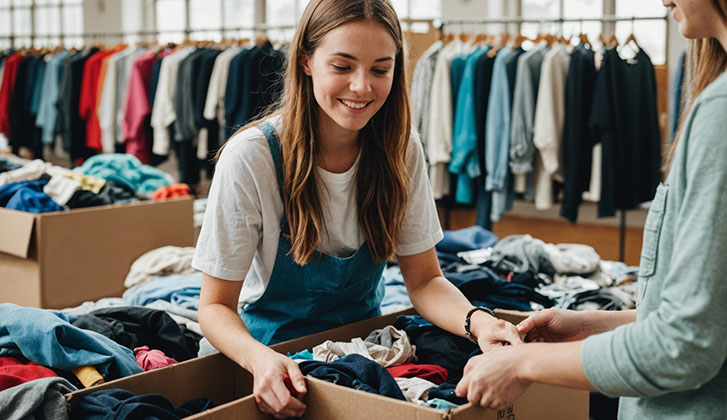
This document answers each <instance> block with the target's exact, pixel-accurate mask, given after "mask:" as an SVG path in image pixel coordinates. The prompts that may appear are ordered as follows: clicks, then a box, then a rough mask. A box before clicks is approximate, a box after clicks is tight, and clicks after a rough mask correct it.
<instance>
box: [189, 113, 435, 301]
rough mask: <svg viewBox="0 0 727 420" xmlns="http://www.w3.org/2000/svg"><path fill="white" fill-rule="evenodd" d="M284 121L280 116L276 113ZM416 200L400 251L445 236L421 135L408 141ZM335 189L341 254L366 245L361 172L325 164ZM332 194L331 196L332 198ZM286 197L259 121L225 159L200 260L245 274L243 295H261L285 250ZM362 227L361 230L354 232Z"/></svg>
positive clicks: (208, 268) (224, 272) (333, 230)
mask: <svg viewBox="0 0 727 420" xmlns="http://www.w3.org/2000/svg"><path fill="white" fill-rule="evenodd" d="M272 122H273V125H274V126H276V127H277V128H278V130H277V131H278V132H279V127H278V126H279V123H280V120H279V118H278V119H272ZM407 168H408V170H409V174H410V176H411V179H410V181H409V200H408V206H407V210H406V213H405V216H404V220H403V222H402V226H401V230H400V232H399V237H398V238H397V246H396V253H397V254H398V255H412V254H417V253H420V252H424V251H426V250H428V249H431V248H432V247H433V246H434V245H435V244H436V243H437V242H439V241H440V240H441V239H442V237H443V234H442V229H441V227H440V226H439V219H438V217H437V210H436V207H435V205H434V199H433V198H432V191H431V187H430V185H429V180H428V179H427V174H426V164H425V161H424V153H423V150H422V147H421V145H420V143H419V140H417V139H416V137H415V136H413V137H412V138H411V139H410V141H409V145H408V149H407ZM317 174H318V175H319V178H320V179H321V182H322V183H325V184H326V189H327V190H328V192H329V194H321V200H322V202H323V205H322V206H323V209H324V219H323V222H324V223H323V224H324V226H326V230H325V232H324V233H327V235H326V234H324V235H323V236H322V238H321V239H322V244H321V250H322V252H324V253H327V254H333V255H339V256H340V254H338V253H341V252H343V253H344V254H345V253H348V251H349V250H355V249H358V248H359V247H360V246H361V245H362V243H363V234H362V233H361V231H360V227H359V224H358V211H357V209H356V204H355V203H356V201H355V198H352V197H354V196H355V191H356V188H355V177H354V176H353V172H352V171H349V172H346V173H342V174H331V173H328V174H326V173H325V171H322V170H320V169H319V170H318V171H317ZM328 200H330V202H328ZM282 216H283V202H282V200H281V198H280V190H279V188H278V181H277V176H276V172H275V166H274V164H273V159H272V155H271V154H270V149H269V147H268V143H267V140H266V138H265V136H264V135H263V133H262V132H261V131H260V129H259V128H257V127H251V128H249V129H247V130H245V131H243V132H241V133H239V134H237V135H236V136H234V137H232V138H231V139H230V141H229V142H228V143H227V146H226V147H225V149H224V151H223V153H222V156H221V157H220V160H219V161H218V162H217V167H216V169H215V175H214V179H213V180H212V185H211V188H210V193H209V197H208V201H207V209H206V211H205V218H204V222H203V224H202V230H201V232H200V236H199V239H198V241H197V249H196V252H195V254H194V258H193V260H192V266H193V267H194V268H196V269H198V270H200V271H202V272H204V273H207V274H209V275H211V276H214V277H218V278H222V279H225V280H236V281H241V280H243V279H244V280H245V281H244V283H243V285H242V292H241V295H240V301H241V302H243V303H247V304H249V303H252V302H255V301H256V300H257V299H258V298H259V297H260V296H261V295H262V294H263V292H264V291H265V288H266V287H267V284H268V281H269V279H270V275H271V273H272V270H273V266H274V264H275V258H276V255H277V248H278V239H279V235H280V220H281V218H282ZM351 232H354V233H351Z"/></svg>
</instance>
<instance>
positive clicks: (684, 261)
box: [581, 74, 727, 420]
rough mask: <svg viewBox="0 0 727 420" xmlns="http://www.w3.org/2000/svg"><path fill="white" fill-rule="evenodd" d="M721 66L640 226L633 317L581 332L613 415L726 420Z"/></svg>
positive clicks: (726, 195) (724, 83)
mask: <svg viewBox="0 0 727 420" xmlns="http://www.w3.org/2000/svg"><path fill="white" fill-rule="evenodd" d="M726 111H727V74H722V75H721V76H720V77H719V78H718V79H717V80H715V81H714V82H713V83H712V84H711V85H709V86H708V87H707V89H706V90H705V91H704V92H703V93H702V94H701V95H700V96H699V98H698V99H697V101H696V103H695V106H694V109H693V110H692V111H691V113H690V114H689V116H688V117H687V121H686V125H685V128H684V131H683V134H682V137H681V139H680V140H679V145H678V147H677V151H676V155H675V157H674V159H673V161H672V163H671V169H670V172H669V175H668V177H667V182H666V184H662V185H660V186H659V188H658V189H657V191H656V196H655V197H654V200H653V202H652V205H651V209H650V210H649V215H648V217H647V219H646V225H645V226H644V241H643V248H642V251H641V263H640V270H639V293H638V294H639V301H640V303H639V306H638V312H637V321H636V322H635V323H632V324H628V325H624V326H621V327H619V328H617V329H615V330H613V331H610V332H607V333H604V334H599V335H595V336H592V337H589V338H588V339H586V340H585V343H584V345H583V349H582V354H581V355H582V359H583V367H584V369H585V372H586V376H587V377H588V379H589V380H590V381H591V383H592V384H593V385H595V386H596V388H598V389H599V390H600V391H601V392H603V393H604V394H606V395H610V396H616V395H620V396H622V397H630V398H621V403H620V407H619V418H621V419H682V420H683V419H727V365H726V364H725V359H726V357H727V313H726V312H725V306H726V305H727V280H726V279H725V274H727V265H725V260H726V259H727V113H726Z"/></svg>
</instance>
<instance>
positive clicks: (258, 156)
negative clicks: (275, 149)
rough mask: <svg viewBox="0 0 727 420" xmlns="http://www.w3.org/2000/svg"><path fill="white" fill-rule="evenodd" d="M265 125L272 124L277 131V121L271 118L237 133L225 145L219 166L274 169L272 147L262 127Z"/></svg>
mask: <svg viewBox="0 0 727 420" xmlns="http://www.w3.org/2000/svg"><path fill="white" fill-rule="evenodd" d="M265 123H272V125H273V127H276V131H277V121H276V120H274V119H272V118H271V119H269V120H264V121H263V122H261V123H260V124H256V125H254V126H250V127H248V128H246V129H244V130H241V131H239V132H237V133H235V134H234V135H232V137H230V139H229V140H228V141H227V143H226V144H225V146H224V149H223V150H222V153H221V154H220V159H219V161H218V165H225V166H227V165H230V166H233V167H239V165H244V166H247V167H251V168H260V167H261V166H271V167H272V155H271V154H270V147H269V146H268V140H267V137H266V136H265V134H264V133H263V131H262V125H263V124H265Z"/></svg>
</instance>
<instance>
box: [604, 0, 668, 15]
mask: <svg viewBox="0 0 727 420" xmlns="http://www.w3.org/2000/svg"><path fill="white" fill-rule="evenodd" d="M616 15H618V16H664V15H666V8H665V7H664V5H662V3H661V2H660V1H633V0H616Z"/></svg>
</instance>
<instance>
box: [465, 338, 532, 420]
mask: <svg viewBox="0 0 727 420" xmlns="http://www.w3.org/2000/svg"><path fill="white" fill-rule="evenodd" d="M518 347H519V346H499V347H496V348H491V349H490V350H489V351H487V353H486V354H482V355H479V356H475V357H473V358H471V359H470V360H469V361H468V362H467V365H466V366H465V368H464V376H463V377H462V379H461V380H460V381H459V383H458V384H457V388H456V389H455V394H456V395H457V396H458V397H467V400H468V401H469V402H471V403H472V404H478V405H481V406H482V407H485V408H492V409H493V410H497V409H500V408H503V407H507V406H508V405H510V404H512V402H513V401H515V400H516V399H518V398H519V397H520V396H521V395H522V394H523V393H524V392H525V391H527V389H528V387H529V386H530V382H527V381H525V380H523V379H521V378H519V377H518V371H517V368H518V365H519V363H521V362H522V360H521V359H520V358H519V357H518V356H517V350H518Z"/></svg>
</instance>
